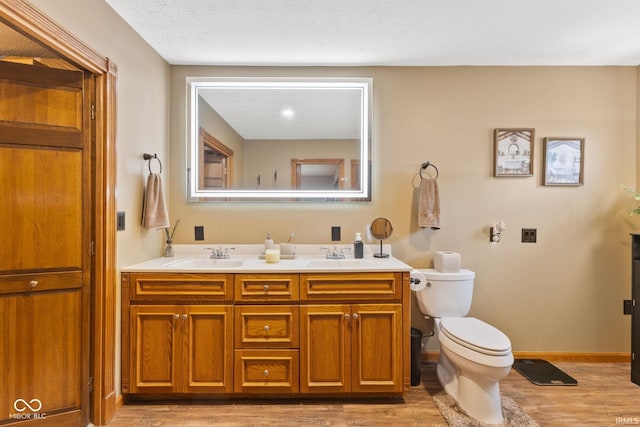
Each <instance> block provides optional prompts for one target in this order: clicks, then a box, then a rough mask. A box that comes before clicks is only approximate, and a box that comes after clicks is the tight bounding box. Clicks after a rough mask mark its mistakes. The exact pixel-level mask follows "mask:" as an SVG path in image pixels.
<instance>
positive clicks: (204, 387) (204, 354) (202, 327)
mask: <svg viewBox="0 0 640 427" xmlns="http://www.w3.org/2000/svg"><path fill="white" fill-rule="evenodd" d="M183 309H184V312H183V315H181V319H180V320H181V321H182V322H183V327H184V339H183V344H182V351H183V355H182V365H183V367H182V372H183V380H182V391H183V392H187V393H231V392H232V391H233V306H231V305H191V306H185V307H183Z"/></svg>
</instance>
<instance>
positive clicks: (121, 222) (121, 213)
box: [116, 211, 125, 231]
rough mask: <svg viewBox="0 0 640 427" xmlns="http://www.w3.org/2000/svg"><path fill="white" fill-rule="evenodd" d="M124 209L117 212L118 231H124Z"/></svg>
mask: <svg viewBox="0 0 640 427" xmlns="http://www.w3.org/2000/svg"><path fill="white" fill-rule="evenodd" d="M124 220H125V215H124V211H118V212H116V231H123V230H124V226H125V221H124Z"/></svg>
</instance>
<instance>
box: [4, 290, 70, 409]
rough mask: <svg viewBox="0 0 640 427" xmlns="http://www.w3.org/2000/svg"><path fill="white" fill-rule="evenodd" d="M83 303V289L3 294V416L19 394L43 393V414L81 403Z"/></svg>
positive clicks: (26, 398) (40, 395) (36, 395)
mask: <svg viewBox="0 0 640 427" xmlns="http://www.w3.org/2000/svg"><path fill="white" fill-rule="evenodd" d="M81 304H82V298H81V292H80V290H79V289H71V290H68V291H66V292H61V293H50V292H47V293H34V294H22V295H12V296H5V297H2V298H0V313H2V315H1V316H0V366H2V371H3V373H2V381H1V382H0V396H3V398H2V399H0V414H2V418H5V417H7V416H8V415H9V416H11V414H15V413H16V412H17V411H16V409H15V408H14V403H15V402H16V401H17V400H18V399H23V400H24V401H26V402H30V401H31V400H32V399H38V400H39V401H40V403H41V404H42V407H41V408H40V409H39V411H37V412H35V413H39V414H42V413H49V414H51V413H52V412H53V411H55V410H59V409H60V408H78V407H80V404H81V392H80V383H81V371H80V370H79V369H78V366H80V365H81V360H80V359H81V354H80V351H79V349H80V345H81V343H82V329H81V327H80V325H81V322H80V320H81V319H80V313H81V311H80V307H81ZM25 379H29V381H27V380H25ZM53 385H55V386H53ZM4 397H6V398H4ZM18 406H19V405H18ZM32 406H35V405H32Z"/></svg>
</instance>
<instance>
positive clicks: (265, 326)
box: [262, 325, 271, 332]
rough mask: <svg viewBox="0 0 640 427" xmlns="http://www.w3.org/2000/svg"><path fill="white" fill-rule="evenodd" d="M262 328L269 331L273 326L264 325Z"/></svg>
mask: <svg viewBox="0 0 640 427" xmlns="http://www.w3.org/2000/svg"><path fill="white" fill-rule="evenodd" d="M262 329H264V331H265V332H269V329H271V328H270V327H269V325H264V328H262Z"/></svg>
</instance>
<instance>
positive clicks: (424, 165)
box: [420, 162, 440, 179]
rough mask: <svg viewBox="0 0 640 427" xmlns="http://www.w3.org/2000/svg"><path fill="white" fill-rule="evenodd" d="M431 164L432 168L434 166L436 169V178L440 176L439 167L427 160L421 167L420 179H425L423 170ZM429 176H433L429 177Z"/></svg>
mask: <svg viewBox="0 0 640 427" xmlns="http://www.w3.org/2000/svg"><path fill="white" fill-rule="evenodd" d="M429 166H431V167H432V168H434V169H435V170H436V178H438V175H440V172H438V168H437V167H436V165H434V164H433V163H429V162H425V163H423V164H422V166H421V167H420V179H424V178H425V177H424V176H422V171H424V170H426V169H427V168H428V167H429ZM429 178H431V177H429Z"/></svg>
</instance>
